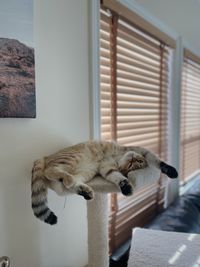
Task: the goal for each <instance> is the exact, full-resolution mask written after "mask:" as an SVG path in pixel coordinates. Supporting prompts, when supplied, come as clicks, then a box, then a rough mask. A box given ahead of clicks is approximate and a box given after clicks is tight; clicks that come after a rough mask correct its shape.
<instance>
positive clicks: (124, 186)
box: [119, 179, 133, 196]
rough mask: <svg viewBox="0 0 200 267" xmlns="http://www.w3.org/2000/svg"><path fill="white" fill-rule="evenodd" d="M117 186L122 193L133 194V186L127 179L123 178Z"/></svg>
mask: <svg viewBox="0 0 200 267" xmlns="http://www.w3.org/2000/svg"><path fill="white" fill-rule="evenodd" d="M119 187H120V189H121V191H122V194H123V195H125V196H130V195H132V194H133V187H132V185H131V184H130V183H129V181H128V180H127V179H124V180H122V181H121V182H119Z"/></svg>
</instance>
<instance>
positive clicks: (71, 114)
mask: <svg viewBox="0 0 200 267" xmlns="http://www.w3.org/2000/svg"><path fill="white" fill-rule="evenodd" d="M34 3H35V6H34V10H35V16H34V20H35V42H36V43H35V46H36V82H37V86H36V87H37V118H36V119H0V256H1V255H7V256H9V257H10V258H11V263H12V264H11V266H15V267H22V266H29V267H36V266H37V267H53V266H55V267H60V266H63V267H64V266H65V267H82V266H84V265H85V264H86V262H87V225H86V205H85V201H84V200H82V199H81V198H80V197H78V196H68V197H67V200H66V207H65V209H64V198H59V197H57V196H56V195H54V194H53V193H51V194H50V206H51V207H52V209H53V210H54V211H55V212H56V214H57V215H58V225H57V226H48V225H47V224H44V223H42V222H40V221H39V220H37V219H36V218H35V217H34V216H33V214H32V210H31V203H30V195H31V193H30V177H31V176H30V172H31V167H32V162H33V160H35V159H36V158H38V157H41V156H43V155H45V154H48V153H51V152H54V151H55V150H57V149H60V148H62V147H64V146H67V145H70V144H73V143H76V142H79V141H82V140H87V139H88V138H89V107H88V106H89V103H88V94H89V91H88V30H87V26H88V25H87V23H88V22H87V20H88V2H87V0H67V1H66V0H59V1H56V0H42V1H41V0H35V1H34Z"/></svg>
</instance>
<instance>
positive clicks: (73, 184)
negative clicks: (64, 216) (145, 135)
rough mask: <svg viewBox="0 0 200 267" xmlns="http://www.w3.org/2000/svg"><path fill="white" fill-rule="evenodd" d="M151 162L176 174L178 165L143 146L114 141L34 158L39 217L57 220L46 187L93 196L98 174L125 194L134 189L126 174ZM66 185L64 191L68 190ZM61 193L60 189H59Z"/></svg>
mask: <svg viewBox="0 0 200 267" xmlns="http://www.w3.org/2000/svg"><path fill="white" fill-rule="evenodd" d="M148 163H151V164H152V165H154V166H155V167H157V168H158V169H160V170H161V172H163V173H165V174H166V175H167V176H168V177H170V178H176V177H177V176H178V173H177V171H176V169H175V168H174V167H172V166H170V165H168V164H166V163H165V162H163V161H161V160H160V159H159V158H158V157H157V156H156V155H155V154H153V153H152V152H150V151H148V150H146V149H144V148H142V147H132V146H129V147H125V146H120V145H118V144H116V143H114V142H95V141H90V142H85V143H80V144H78V145H74V146H71V147H68V148H65V149H63V150H61V151H58V152H57V153H55V154H52V155H50V156H47V157H44V158H42V159H40V160H37V161H35V163H34V166H33V169H32V209H33V212H34V214H35V216H36V217H38V218H39V219H41V220H42V221H44V222H46V223H48V224H56V223H57V217H56V215H55V214H54V213H53V212H52V211H51V210H50V209H49V208H48V206H47V190H48V188H51V189H53V190H54V191H56V192H57V189H56V186H57V184H58V183H59V184H61V185H62V187H65V188H64V189H66V188H67V189H68V190H70V191H73V192H75V193H77V194H78V195H82V196H83V197H84V198H85V199H87V200H89V199H92V198H93V196H94V192H93V190H92V188H91V187H90V186H89V185H87V182H89V181H90V180H91V179H93V178H94V177H95V176H96V175H101V176H102V178H104V179H106V180H108V181H110V182H112V183H114V184H116V185H117V186H118V187H119V188H120V190H121V192H122V194H124V195H126V196H128V195H131V194H132V192H133V188H132V185H131V184H130V183H129V181H128V179H127V174H128V173H129V172H130V171H132V170H136V169H141V168H145V167H147V166H148ZM64 189H63V192H64V191H66V190H64ZM57 193H58V192H57Z"/></svg>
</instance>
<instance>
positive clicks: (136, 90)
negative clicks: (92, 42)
mask: <svg viewBox="0 0 200 267" xmlns="http://www.w3.org/2000/svg"><path fill="white" fill-rule="evenodd" d="M170 51H171V49H170V48H169V47H168V46H167V45H166V44H165V43H163V42H162V41H160V40H158V39H157V38H155V37H153V36H151V35H150V34H147V33H146V32H145V31H143V30H141V29H139V28H138V27H137V26H135V25H134V24H133V23H132V22H131V23H130V22H129V21H128V20H127V19H126V18H124V17H123V16H121V15H119V14H117V13H115V12H113V13H112V11H110V10H108V9H104V8H103V7H102V9H101V21H100V82H101V84H100V90H101V137H102V139H105V140H116V141H117V142H118V143H119V144H122V145H127V146H128V145H139V146H143V147H146V148H147V149H150V150H151V151H153V152H155V153H156V154H158V155H159V156H160V157H162V159H164V160H167V154H168V150H167V142H168V139H167V136H168V111H169V109H168V108H169V106H168V88H169V58H170ZM110 202H111V214H110V229H109V230H110V248H111V251H113V250H115V249H116V248H117V247H119V246H120V245H121V244H122V243H124V242H125V241H126V240H127V239H128V238H130V237H131V232H132V228H133V227H135V226H144V225H145V224H146V223H147V222H148V221H149V220H150V219H152V218H153V217H154V216H155V215H156V213H157V212H158V211H159V210H160V209H162V206H163V202H164V185H163V183H162V179H160V181H159V183H155V184H152V185H150V186H146V187H144V188H142V190H140V191H139V192H136V193H135V194H134V196H132V197H128V198H125V197H123V196H122V195H121V194H118V195H117V194H112V196H111V201H110Z"/></svg>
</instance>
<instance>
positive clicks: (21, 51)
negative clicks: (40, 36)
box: [0, 0, 36, 118]
mask: <svg viewBox="0 0 200 267" xmlns="http://www.w3.org/2000/svg"><path fill="white" fill-rule="evenodd" d="M5 117H11V118H35V117H36V100H35V60H34V43H33V0H0V118H5Z"/></svg>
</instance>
